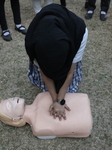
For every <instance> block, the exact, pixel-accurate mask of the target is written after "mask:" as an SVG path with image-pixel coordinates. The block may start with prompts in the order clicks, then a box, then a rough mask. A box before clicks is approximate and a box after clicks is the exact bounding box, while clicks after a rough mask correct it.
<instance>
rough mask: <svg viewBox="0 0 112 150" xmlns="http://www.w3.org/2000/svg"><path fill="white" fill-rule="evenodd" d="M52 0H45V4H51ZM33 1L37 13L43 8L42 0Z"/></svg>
mask: <svg viewBox="0 0 112 150" xmlns="http://www.w3.org/2000/svg"><path fill="white" fill-rule="evenodd" d="M52 2H53V1H52V0H44V5H45V6H46V5H49V4H51V3H52ZM32 3H33V8H34V11H35V13H36V14H37V13H38V12H39V11H40V10H41V9H42V6H41V0H32Z"/></svg>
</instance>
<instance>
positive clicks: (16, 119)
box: [12, 117, 22, 122]
mask: <svg viewBox="0 0 112 150" xmlns="http://www.w3.org/2000/svg"><path fill="white" fill-rule="evenodd" d="M20 119H22V118H21V117H13V118H12V121H13V122H17V121H18V120H20Z"/></svg>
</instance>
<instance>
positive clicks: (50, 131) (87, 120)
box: [0, 92, 92, 139]
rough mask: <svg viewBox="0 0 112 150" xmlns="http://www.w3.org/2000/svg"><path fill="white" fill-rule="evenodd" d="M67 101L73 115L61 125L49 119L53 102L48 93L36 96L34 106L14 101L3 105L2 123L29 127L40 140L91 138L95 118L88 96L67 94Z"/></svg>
mask: <svg viewBox="0 0 112 150" xmlns="http://www.w3.org/2000/svg"><path fill="white" fill-rule="evenodd" d="M65 100H66V103H67V105H68V106H69V107H70V109H71V111H66V117H67V119H66V120H64V119H62V120H61V121H60V120H59V119H58V118H56V119H54V118H53V116H50V113H49V107H50V105H51V104H52V99H51V96H50V94H49V92H43V93H40V94H38V95H37V97H36V98H35V100H34V101H33V103H32V104H31V105H26V104H25V100H24V99H21V98H18V97H15V98H9V99H7V100H2V101H1V103H0V120H1V121H2V122H3V123H6V124H9V125H12V126H17V127H20V126H24V125H25V123H28V124H29V125H30V126H31V129H32V132H33V134H34V135H35V136H37V137H38V138H41V139H46V138H48V139H49V138H55V137H88V136H89V135H90V133H91V129H92V115H91V109H90V103H89V99H88V96H87V94H82V93H66V96H65Z"/></svg>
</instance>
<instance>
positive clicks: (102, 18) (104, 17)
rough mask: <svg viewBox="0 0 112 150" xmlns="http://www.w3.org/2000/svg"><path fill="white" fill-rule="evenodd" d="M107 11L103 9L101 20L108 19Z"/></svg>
mask: <svg viewBox="0 0 112 150" xmlns="http://www.w3.org/2000/svg"><path fill="white" fill-rule="evenodd" d="M106 14H107V13H106V12H104V11H101V12H100V20H101V21H105V20H106V19H107V16H106Z"/></svg>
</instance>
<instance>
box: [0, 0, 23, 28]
mask: <svg viewBox="0 0 112 150" xmlns="http://www.w3.org/2000/svg"><path fill="white" fill-rule="evenodd" d="M4 3H5V0H0V25H1V29H2V30H6V29H8V26H7V21H6V17H5V8H4ZM10 3H11V8H12V12H13V18H14V23H15V24H21V16H20V5H19V0H10Z"/></svg>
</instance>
